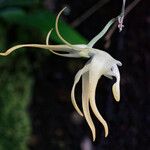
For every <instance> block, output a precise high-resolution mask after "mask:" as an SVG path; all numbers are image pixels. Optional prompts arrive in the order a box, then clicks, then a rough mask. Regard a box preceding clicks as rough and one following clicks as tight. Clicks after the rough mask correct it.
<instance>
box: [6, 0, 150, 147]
mask: <svg viewBox="0 0 150 150" xmlns="http://www.w3.org/2000/svg"><path fill="white" fill-rule="evenodd" d="M97 2H98V0H70V1H69V0H44V1H42V0H41V1H39V3H37V4H35V5H33V9H38V8H40V9H41V8H42V9H46V10H48V11H52V12H54V13H55V14H57V13H58V12H59V11H60V10H61V9H62V8H63V7H64V6H67V7H68V9H67V11H65V13H64V15H63V17H62V18H63V20H65V21H66V22H67V23H68V24H70V26H71V27H72V28H73V29H75V30H77V31H78V32H79V33H80V34H81V35H82V36H83V37H85V38H86V39H87V40H88V41H89V40H90V39H92V38H93V37H94V36H95V35H96V34H98V32H99V31H100V30H101V29H102V28H103V27H104V25H105V24H106V23H107V22H108V21H109V20H110V19H111V18H113V17H115V16H117V15H118V14H119V13H120V10H121V5H122V1H120V0H115V1H114V0H110V1H108V2H106V4H105V5H104V6H103V7H101V8H99V9H97V10H96V11H95V12H94V13H93V14H92V15H90V16H89V17H88V18H87V19H85V20H84V21H83V22H80V23H79V24H78V25H74V21H75V20H76V19H77V18H79V17H80V16H81V15H82V14H84V13H85V12H86V11H88V10H89V9H90V8H91V7H92V6H94V5H95V4H96V3H97ZM131 2H132V1H131V0H127V3H126V4H127V5H129V4H130V3H131ZM22 8H23V9H24V10H25V11H31V10H32V7H31V6H30V7H22ZM149 8H150V1H148V0H141V2H139V4H137V6H136V7H135V8H134V9H133V10H132V11H131V12H130V13H129V14H128V15H127V16H126V18H125V20H124V25H125V27H124V28H123V31H122V32H121V33H119V32H118V29H117V30H116V31H115V32H114V34H113V35H112V37H111V41H109V42H110V43H109V44H108V45H107V46H106V40H105V39H104V38H103V39H102V40H100V41H99V42H98V43H97V44H96V46H95V47H96V48H98V49H104V50H105V51H107V52H108V53H110V54H111V55H112V56H113V57H114V58H116V59H117V60H120V61H121V62H122V63H123V66H122V67H120V68H119V69H120V74H121V100H120V102H119V103H117V102H115V100H114V98H113V96H112V92H111V86H112V84H113V82H114V81H111V80H109V79H107V78H105V77H102V79H101V80H100V82H99V84H98V87H97V95H96V100H97V106H98V108H99V110H100V112H101V114H102V115H103V116H104V118H105V119H106V121H107V123H108V126H109V136H108V137H107V138H106V139H105V138H104V131H103V128H102V126H101V124H100V123H99V122H98V121H97V119H96V118H95V117H94V116H93V120H94V123H95V125H96V130H97V137H96V141H95V142H92V136H91V131H90V129H89V127H88V125H87V123H86V121H85V119H84V118H81V117H80V116H78V114H77V113H76V112H75V110H74V108H73V106H72V103H71V100H70V92H71V88H72V85H73V80H74V76H75V74H76V72H77V71H78V70H79V69H80V68H82V66H83V65H84V64H85V62H86V61H87V60H86V59H73V58H71V59H70V58H63V57H59V56H55V55H52V54H49V52H48V53H46V52H42V50H37V51H36V50H32V51H26V52H25V56H26V57H27V58H28V61H29V62H30V68H31V74H32V78H33V81H34V82H33V87H32V96H31V97H32V98H31V101H30V103H29V107H28V113H29V116H30V121H31V127H32V128H31V135H30V139H29V141H28V147H29V149H31V150H80V149H81V150H149V149H150V130H149V127H150V112H149V107H150V105H149V97H150V80H149V76H150V71H149V70H150V67H149V65H150V52H149V49H150V44H149V39H150V9H149ZM95 9H96V8H95ZM4 24H7V23H4ZM17 28H20V30H21V29H22V30H25V31H26V34H27V35H29V37H25V38H24V39H23V38H18V34H17V33H18V30H17ZM8 30H9V33H10V32H11V35H10V34H9V38H8V35H7V36H6V37H7V39H8V40H7V42H6V44H5V47H7V48H8V47H10V46H11V45H12V43H15V42H16V43H17V44H19V43H21V42H22V43H23V42H26V43H42V42H41V41H43V39H44V38H40V35H41V34H39V33H38V31H37V30H36V29H32V28H31V29H29V28H28V29H25V28H24V27H20V26H19V25H15V24H13V25H12V24H11V26H9V29H8ZM8 30H7V31H8ZM16 31H17V32H16ZM32 31H33V32H32ZM7 34H8V33H7ZM15 36H16V37H17V38H16V37H15ZM22 39H23V40H22ZM16 40H17V41H16ZM51 42H53V43H54V44H57V43H56V42H55V41H51ZM73 43H76V41H74V42H73ZM18 53H19V51H18ZM76 93H77V94H76V95H77V100H78V103H79V104H80V103H81V84H79V85H78V86H77V90H76ZM80 106H81V105H80ZM83 145H84V146H85V145H88V148H83Z"/></svg>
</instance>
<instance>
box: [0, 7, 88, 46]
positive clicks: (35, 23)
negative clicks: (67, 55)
mask: <svg viewBox="0 0 150 150" xmlns="http://www.w3.org/2000/svg"><path fill="white" fill-rule="evenodd" d="M0 17H2V18H3V19H4V20H5V21H6V22H8V23H9V24H18V25H21V26H24V27H28V28H34V30H33V31H35V29H37V30H38V31H40V32H41V33H43V34H44V35H45V36H46V34H47V33H48V31H49V30H50V29H51V28H55V19H56V15H54V14H53V13H52V12H48V11H45V10H38V11H34V12H32V13H26V12H25V11H23V10H22V9H11V10H7V11H3V12H1V13H0ZM59 29H60V33H61V34H62V36H63V37H64V38H65V39H66V40H67V41H69V42H71V43H72V44H85V43H87V40H86V39H85V38H84V37H83V36H81V35H80V34H79V33H78V32H77V31H76V30H74V29H73V28H71V27H70V26H69V25H68V24H67V23H66V22H65V21H63V20H62V19H60V22H59ZM50 38H51V39H52V40H54V41H55V42H57V43H62V41H61V40H60V39H59V38H58V37H57V35H56V33H55V32H54V31H53V33H52V35H51V37H50Z"/></svg>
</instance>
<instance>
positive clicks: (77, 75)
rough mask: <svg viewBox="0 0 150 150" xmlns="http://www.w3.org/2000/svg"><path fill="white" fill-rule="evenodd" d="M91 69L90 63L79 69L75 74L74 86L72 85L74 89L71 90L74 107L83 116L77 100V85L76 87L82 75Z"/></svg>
mask: <svg viewBox="0 0 150 150" xmlns="http://www.w3.org/2000/svg"><path fill="white" fill-rule="evenodd" d="M88 69H89V64H87V65H85V66H84V67H83V68H82V69H81V70H79V71H78V72H77V74H76V76H75V80H74V84H73V87H72V90H71V101H72V104H73V106H74V108H75V109H76V111H77V112H78V113H79V114H80V115H81V116H83V114H82V112H81V111H80V109H79V107H78V106H77V103H76V100H75V94H74V93H75V87H76V84H77V83H78V82H79V80H80V78H81V76H82V74H83V73H85V72H87V71H88Z"/></svg>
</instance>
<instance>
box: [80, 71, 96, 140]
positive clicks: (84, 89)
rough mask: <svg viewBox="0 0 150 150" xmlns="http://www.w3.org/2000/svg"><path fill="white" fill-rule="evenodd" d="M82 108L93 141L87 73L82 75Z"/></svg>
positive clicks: (94, 132)
mask: <svg viewBox="0 0 150 150" xmlns="http://www.w3.org/2000/svg"><path fill="white" fill-rule="evenodd" d="M82 108H83V113H84V117H85V119H86V121H87V123H88V125H89V127H90V129H91V131H92V136H93V141H95V138H96V131H95V126H94V123H93V121H92V118H91V115H90V110H89V72H86V73H84V74H83V75H82Z"/></svg>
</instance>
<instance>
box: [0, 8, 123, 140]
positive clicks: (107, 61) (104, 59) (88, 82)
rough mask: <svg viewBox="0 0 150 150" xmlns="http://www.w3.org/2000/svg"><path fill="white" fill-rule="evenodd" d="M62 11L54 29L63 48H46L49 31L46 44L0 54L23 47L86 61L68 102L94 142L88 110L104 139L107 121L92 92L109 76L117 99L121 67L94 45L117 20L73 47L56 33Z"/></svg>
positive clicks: (55, 46) (118, 62)
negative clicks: (79, 92)
mask: <svg viewBox="0 0 150 150" xmlns="http://www.w3.org/2000/svg"><path fill="white" fill-rule="evenodd" d="M64 9H65V8H64ZM64 9H63V10H64ZM63 10H62V11H63ZM62 11H60V13H59V14H58V16H57V18H56V24H55V29H56V33H57V35H58V37H59V38H60V39H61V40H62V41H63V42H64V43H65V44H64V45H49V43H48V41H49V36H50V34H51V32H52V30H50V32H49V33H48V35H47V38H46V44H24V45H17V46H14V47H12V48H10V49H8V50H7V51H6V52H4V53H0V55H2V56H7V55H9V54H10V53H11V52H13V51H14V50H16V49H18V48H22V47H36V48H42V49H47V50H49V51H51V52H52V53H54V54H56V55H59V56H64V57H85V58H89V61H88V62H87V63H86V64H85V66H84V67H83V68H82V69H81V70H79V71H78V73H77V74H76V76H75V80H74V84H73V87H72V91H71V100H72V103H73V106H74V108H75V109H76V111H77V112H78V113H79V114H80V115H81V116H84V117H85V119H86V121H87V123H88V125H89V127H90V129H91V131H92V135H93V141H94V140H95V138H96V131H95V126H94V123H93V121H92V118H91V115H90V109H89V108H90V107H91V109H92V111H93V113H94V114H95V116H96V117H97V119H98V120H99V121H100V122H101V123H102V125H103V127H104V130H105V137H107V135H108V125H107V123H106V121H105V120H104V119H103V117H102V116H101V114H100V112H99V111H98V108H97V106H96V100H95V94H96V93H95V92H96V87H97V83H98V80H99V79H100V78H101V76H102V75H104V76H105V77H108V78H110V79H112V77H115V78H116V82H115V83H114V85H113V86H112V92H113V95H114V98H115V100H116V101H119V100H120V73H119V70H118V66H121V65H122V64H121V62H120V61H118V60H116V59H114V58H113V57H112V56H110V55H109V54H108V53H107V52H105V51H102V50H99V49H95V48H93V46H94V44H95V43H96V42H97V41H98V40H99V39H100V38H101V37H102V36H103V35H104V34H105V33H106V32H107V30H108V29H109V27H110V26H111V25H112V24H113V23H114V22H115V21H116V19H112V20H110V21H109V22H108V23H107V25H106V26H105V27H104V29H103V30H102V31H101V32H100V33H99V34H98V35H97V36H95V37H94V38H93V39H92V40H91V41H90V42H89V43H88V44H87V45H85V44H77V45H72V44H70V43H68V42H67V41H66V40H64V38H63V37H62V36H61V35H60V33H59V30H58V20H59V17H60V15H61V13H62ZM59 52H61V53H59ZM62 52H63V53H62ZM81 76H82V109H83V112H82V111H81V110H80V109H79V107H78V105H77V103H76V100H75V87H76V84H77V83H78V82H79V80H80V78H81Z"/></svg>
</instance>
